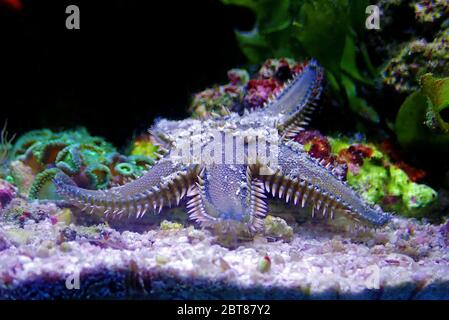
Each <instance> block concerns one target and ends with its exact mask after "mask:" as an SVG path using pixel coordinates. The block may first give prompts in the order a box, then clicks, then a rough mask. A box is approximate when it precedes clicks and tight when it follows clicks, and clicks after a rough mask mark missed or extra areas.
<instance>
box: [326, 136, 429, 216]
mask: <svg viewBox="0 0 449 320" xmlns="http://www.w3.org/2000/svg"><path fill="white" fill-rule="evenodd" d="M329 142H330V144H331V148H332V153H333V154H335V155H338V154H339V153H340V152H341V151H342V150H344V149H347V148H348V147H350V146H351V142H350V139H349V138H346V137H339V138H329ZM368 147H369V148H370V149H371V150H372V155H371V157H369V158H365V159H364V161H363V164H362V165H361V166H360V167H359V168H358V169H357V170H355V171H354V172H353V171H351V170H349V171H348V174H347V182H348V184H349V185H350V186H352V187H353V188H354V189H356V190H357V191H358V192H360V193H361V195H362V197H363V198H364V199H365V200H366V201H368V202H370V203H378V204H381V205H384V206H386V207H388V208H389V209H392V210H394V211H396V212H397V213H399V214H402V215H407V216H408V215H412V216H413V215H418V214H420V213H419V212H418V211H417V210H416V209H420V208H424V207H427V206H429V204H431V203H432V202H433V201H434V200H435V198H436V196H437V193H436V191H435V190H433V189H432V188H431V187H429V186H426V185H424V184H418V183H415V182H413V181H411V180H410V178H409V177H408V176H407V174H406V173H405V172H404V171H403V170H402V169H400V168H397V167H395V166H394V164H392V163H391V162H390V159H389V158H388V156H387V155H386V154H384V153H383V152H381V151H380V150H379V149H378V148H377V147H376V146H375V145H374V144H368ZM389 200H390V201H389ZM390 202H392V203H390Z"/></svg>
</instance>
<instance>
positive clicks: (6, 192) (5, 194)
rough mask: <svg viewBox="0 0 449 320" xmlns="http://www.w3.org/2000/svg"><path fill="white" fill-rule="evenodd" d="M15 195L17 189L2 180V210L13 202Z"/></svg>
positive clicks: (0, 200) (0, 185) (0, 204)
mask: <svg viewBox="0 0 449 320" xmlns="http://www.w3.org/2000/svg"><path fill="white" fill-rule="evenodd" d="M15 194H16V191H15V188H14V187H13V186H12V185H11V184H10V183H8V182H6V181H5V180H2V179H0V210H1V209H3V208H5V207H6V206H7V205H8V204H9V203H10V202H11V200H12V199H13V198H14V196H15Z"/></svg>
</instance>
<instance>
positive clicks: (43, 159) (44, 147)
mask: <svg viewBox="0 0 449 320" xmlns="http://www.w3.org/2000/svg"><path fill="white" fill-rule="evenodd" d="M66 146H67V144H66V143H65V142H64V141H62V140H51V141H48V142H38V143H36V144H35V145H33V146H32V148H31V150H32V153H33V156H34V157H35V158H36V160H37V161H38V162H39V163H40V164H42V165H47V164H50V163H53V162H55V160H56V158H57V156H58V154H59V152H60V151H61V150H62V149H64V148H65V147H66Z"/></svg>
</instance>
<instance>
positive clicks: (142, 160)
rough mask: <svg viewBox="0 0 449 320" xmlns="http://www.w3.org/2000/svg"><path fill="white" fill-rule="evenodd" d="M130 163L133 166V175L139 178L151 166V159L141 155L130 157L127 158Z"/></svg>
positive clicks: (152, 162)
mask: <svg viewBox="0 0 449 320" xmlns="http://www.w3.org/2000/svg"><path fill="white" fill-rule="evenodd" d="M128 160H129V162H130V163H132V164H133V166H134V171H135V172H134V174H135V175H137V176H141V175H142V174H143V173H145V171H147V170H148V169H149V168H150V167H151V166H152V165H153V164H154V161H153V159H151V158H149V157H147V156H143V155H132V156H129V157H128Z"/></svg>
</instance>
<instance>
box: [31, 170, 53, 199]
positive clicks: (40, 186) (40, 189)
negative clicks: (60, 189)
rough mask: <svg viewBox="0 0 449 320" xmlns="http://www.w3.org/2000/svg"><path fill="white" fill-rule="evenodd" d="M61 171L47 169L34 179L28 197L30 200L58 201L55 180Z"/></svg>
mask: <svg viewBox="0 0 449 320" xmlns="http://www.w3.org/2000/svg"><path fill="white" fill-rule="evenodd" d="M58 172H59V169H57V168H52V169H47V170H45V171H43V172H41V173H39V174H38V175H37V176H36V178H34V181H33V184H32V186H31V189H30V192H29V194H28V197H29V198H30V199H57V198H58V197H57V196H56V190H55V186H54V184H53V178H54V177H55V176H56V174H57V173H58Z"/></svg>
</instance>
